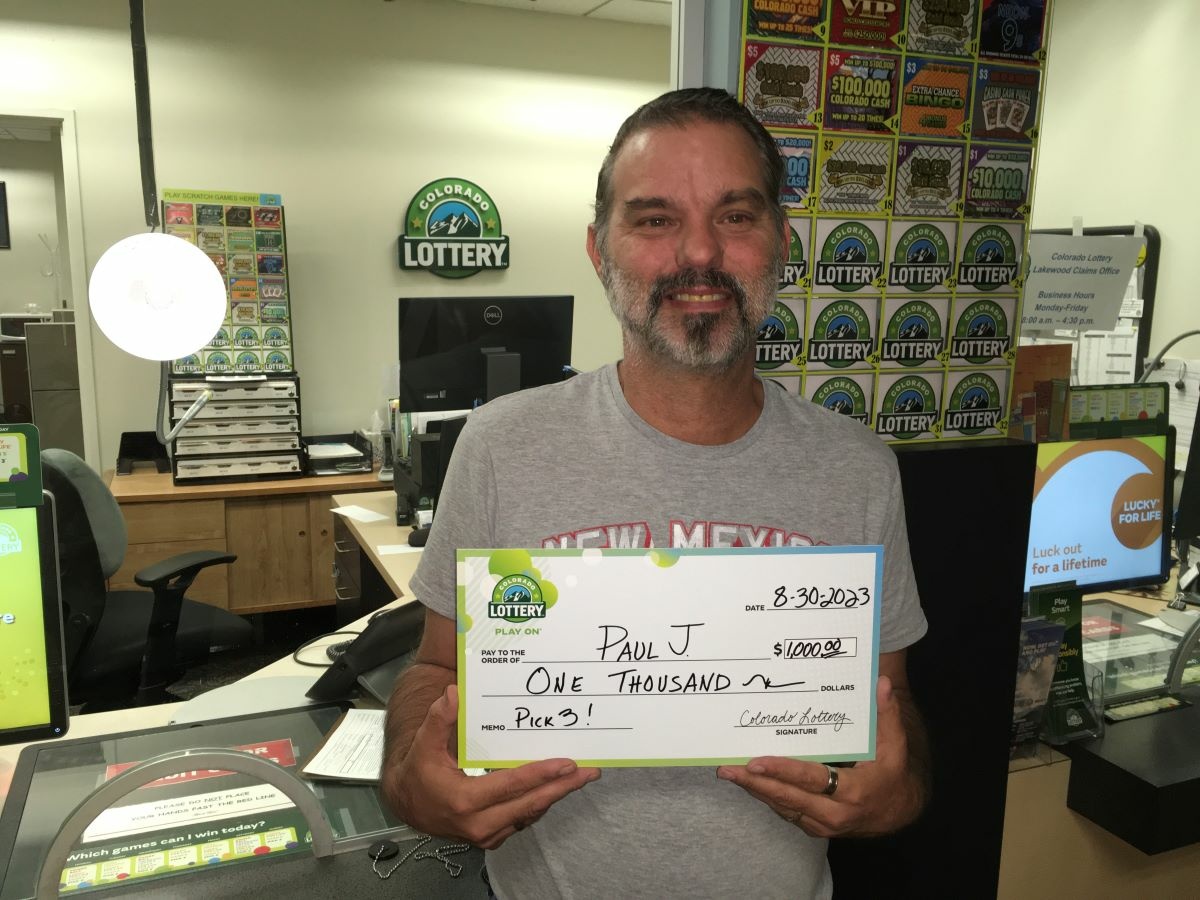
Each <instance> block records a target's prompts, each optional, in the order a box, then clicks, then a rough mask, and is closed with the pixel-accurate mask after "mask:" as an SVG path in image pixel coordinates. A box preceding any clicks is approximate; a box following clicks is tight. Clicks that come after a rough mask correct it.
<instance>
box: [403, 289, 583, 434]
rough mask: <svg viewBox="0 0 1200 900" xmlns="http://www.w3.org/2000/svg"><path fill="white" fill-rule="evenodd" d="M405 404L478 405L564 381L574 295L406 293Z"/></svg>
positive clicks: (417, 407)
mask: <svg viewBox="0 0 1200 900" xmlns="http://www.w3.org/2000/svg"><path fill="white" fill-rule="evenodd" d="M399 304H400V410H401V411H402V412H437V411H441V410H447V409H473V408H474V407H476V406H478V405H479V404H481V403H485V402H487V401H488V400H491V399H494V398H495V397H498V396H500V395H502V394H505V393H511V392H512V391H514V390H518V389H522V388H530V387H537V386H539V385H543V384H551V383H553V382H556V381H561V380H562V379H563V377H564V375H563V369H564V367H565V366H567V365H568V364H569V363H570V361H571V323H572V315H573V309H574V297H571V296H546V297H401V298H400V301H399Z"/></svg>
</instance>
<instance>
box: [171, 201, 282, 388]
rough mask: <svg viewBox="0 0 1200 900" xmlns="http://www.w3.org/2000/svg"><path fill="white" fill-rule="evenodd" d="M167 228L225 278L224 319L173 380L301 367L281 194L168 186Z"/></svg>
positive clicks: (180, 362) (178, 363) (175, 369)
mask: <svg viewBox="0 0 1200 900" xmlns="http://www.w3.org/2000/svg"><path fill="white" fill-rule="evenodd" d="M162 197H163V204H162V206H163V228H164V230H165V231H166V232H167V233H168V234H173V235H175V236H176V237H181V238H183V239H184V240H186V241H188V242H189V243H192V244H195V245H196V246H197V247H199V248H200V249H201V250H203V251H204V252H205V253H206V254H207V255H208V258H209V259H211V260H212V261H213V265H215V266H216V267H217V269H218V270H219V271H220V272H221V276H222V278H223V279H224V281H225V292H226V296H227V297H228V300H229V306H228V310H227V313H226V316H225V321H224V322H223V323H222V325H221V327H220V328H219V329H218V330H217V333H216V334H214V335H213V336H212V339H211V340H210V341H209V342H208V344H207V345H206V346H205V347H204V348H203V349H201V350H199V351H197V352H196V353H192V354H190V355H188V356H185V357H183V358H182V359H177V360H175V361H174V363H172V368H171V370H172V373H173V374H175V375H252V374H258V373H262V372H270V373H285V372H292V371H294V370H295V366H294V364H293V361H294V356H293V351H292V317H291V310H290V300H289V297H290V293H289V291H288V267H287V243H286V239H285V237H284V224H283V206H282V201H281V200H280V197H279V195H278V194H241V193H232V192H227V191H193V190H179V189H168V190H164V191H163V192H162Z"/></svg>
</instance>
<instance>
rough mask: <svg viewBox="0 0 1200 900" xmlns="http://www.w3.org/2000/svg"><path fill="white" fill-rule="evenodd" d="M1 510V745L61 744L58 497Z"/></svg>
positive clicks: (63, 697) (63, 699)
mask: <svg viewBox="0 0 1200 900" xmlns="http://www.w3.org/2000/svg"><path fill="white" fill-rule="evenodd" d="M43 496H44V498H45V499H44V501H43V503H42V505H41V506H29V507H14V508H9V509H0V584H3V585H4V586H5V591H4V593H3V599H2V600H0V744H23V743H26V742H28V741H37V740H45V739H47V738H56V737H61V736H62V735H64V734H65V733H66V731H67V727H68V716H69V713H68V700H67V671H66V666H65V664H64V662H63V630H62V599H61V596H60V592H59V586H58V555H57V553H56V552H55V542H54V498H53V497H52V496H51V495H49V494H45V495H43Z"/></svg>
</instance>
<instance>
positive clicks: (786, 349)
mask: <svg viewBox="0 0 1200 900" xmlns="http://www.w3.org/2000/svg"><path fill="white" fill-rule="evenodd" d="M803 352H804V341H803V340H801V338H800V325H799V323H798V322H797V321H796V316H795V314H794V313H793V312H792V311H791V310H790V309H788V308H787V306H785V305H784V304H782V303H779V302H778V301H776V303H775V306H774V308H773V309H772V310H771V312H770V313H769V314H768V315H767V317H766V318H765V319H763V321H762V324H761V325H759V326H758V343H757V344H756V345H755V348H754V366H755V368H757V369H778V368H779V367H780V366H782V365H784V364H787V363H792V362H794V361H795V360H796V358H797V357H799V356H800V355H801V354H802V353H803Z"/></svg>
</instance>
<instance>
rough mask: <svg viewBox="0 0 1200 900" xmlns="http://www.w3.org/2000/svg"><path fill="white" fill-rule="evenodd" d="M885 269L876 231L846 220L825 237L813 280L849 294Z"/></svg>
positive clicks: (867, 283)
mask: <svg viewBox="0 0 1200 900" xmlns="http://www.w3.org/2000/svg"><path fill="white" fill-rule="evenodd" d="M882 271H883V263H882V262H881V260H880V254H879V241H878V240H876V239H875V233H874V232H873V231H871V229H870V228H868V227H867V226H866V225H863V224H862V223H861V222H843V223H842V224H841V225H839V226H837V228H835V229H833V231H831V232H830V233H829V237H827V238H825V244H824V246H822V247H821V261H820V262H818V263H817V271H816V277H815V278H814V281H815V283H816V284H817V285H818V286H821V287H832V288H834V289H836V290H839V291H845V292H847V293H848V292H850V291H857V290H861V289H862V288H864V287H866V286H867V285H869V284H870V283H871V282H873V281H874V280H875V279H876V278H878V277H879V275H880V273H881V272H882Z"/></svg>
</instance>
